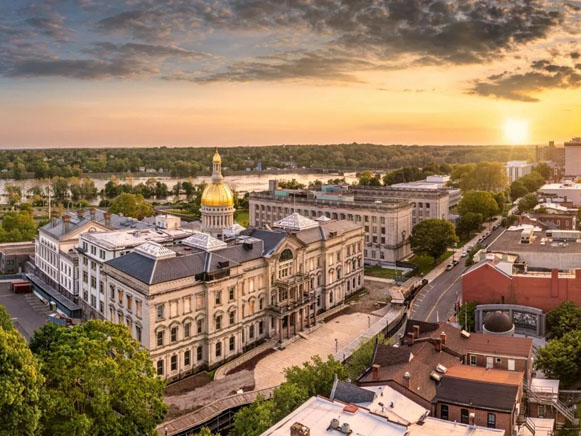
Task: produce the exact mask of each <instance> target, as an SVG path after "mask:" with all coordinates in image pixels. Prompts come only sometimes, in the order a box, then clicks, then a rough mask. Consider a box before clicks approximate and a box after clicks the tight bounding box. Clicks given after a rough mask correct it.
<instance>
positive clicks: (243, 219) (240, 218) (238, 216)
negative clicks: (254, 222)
mask: <svg viewBox="0 0 581 436" xmlns="http://www.w3.org/2000/svg"><path fill="white" fill-rule="evenodd" d="M234 219H235V220H236V222H237V223H238V224H240V225H241V226H243V227H248V222H249V219H250V217H249V214H248V209H240V210H237V211H236V212H235V213H234Z"/></svg>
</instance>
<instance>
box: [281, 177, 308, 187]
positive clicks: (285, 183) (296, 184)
mask: <svg viewBox="0 0 581 436" xmlns="http://www.w3.org/2000/svg"><path fill="white" fill-rule="evenodd" d="M277 185H278V187H279V188H281V189H305V188H306V186H305V185H304V184H303V183H299V182H298V180H297V179H292V180H278V181H277Z"/></svg>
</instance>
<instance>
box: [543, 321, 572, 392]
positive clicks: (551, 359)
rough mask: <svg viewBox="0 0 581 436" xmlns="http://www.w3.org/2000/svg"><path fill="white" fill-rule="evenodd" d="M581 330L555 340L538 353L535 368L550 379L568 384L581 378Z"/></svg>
mask: <svg viewBox="0 0 581 436" xmlns="http://www.w3.org/2000/svg"><path fill="white" fill-rule="evenodd" d="M580 364H581V330H572V331H569V332H567V333H565V334H564V335H563V336H562V337H561V338H558V339H553V340H552V341H550V342H549V343H548V344H547V345H545V346H544V347H541V348H539V350H538V351H537V359H536V361H535V367H536V368H537V369H540V370H541V371H543V372H544V373H545V375H546V376H547V377H548V378H557V379H559V380H561V382H563V383H564V384H568V383H570V382H573V381H575V380H578V379H579V377H581V366H580Z"/></svg>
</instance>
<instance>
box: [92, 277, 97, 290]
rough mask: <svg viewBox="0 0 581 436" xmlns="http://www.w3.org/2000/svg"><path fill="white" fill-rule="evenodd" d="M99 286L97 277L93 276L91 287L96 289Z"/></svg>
mask: <svg viewBox="0 0 581 436" xmlns="http://www.w3.org/2000/svg"><path fill="white" fill-rule="evenodd" d="M96 287H97V279H96V278H95V277H93V276H91V288H93V289H95V288H96Z"/></svg>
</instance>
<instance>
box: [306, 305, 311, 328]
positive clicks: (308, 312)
mask: <svg viewBox="0 0 581 436" xmlns="http://www.w3.org/2000/svg"><path fill="white" fill-rule="evenodd" d="M309 327H311V303H309V304H308V305H307V328H309Z"/></svg>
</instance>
